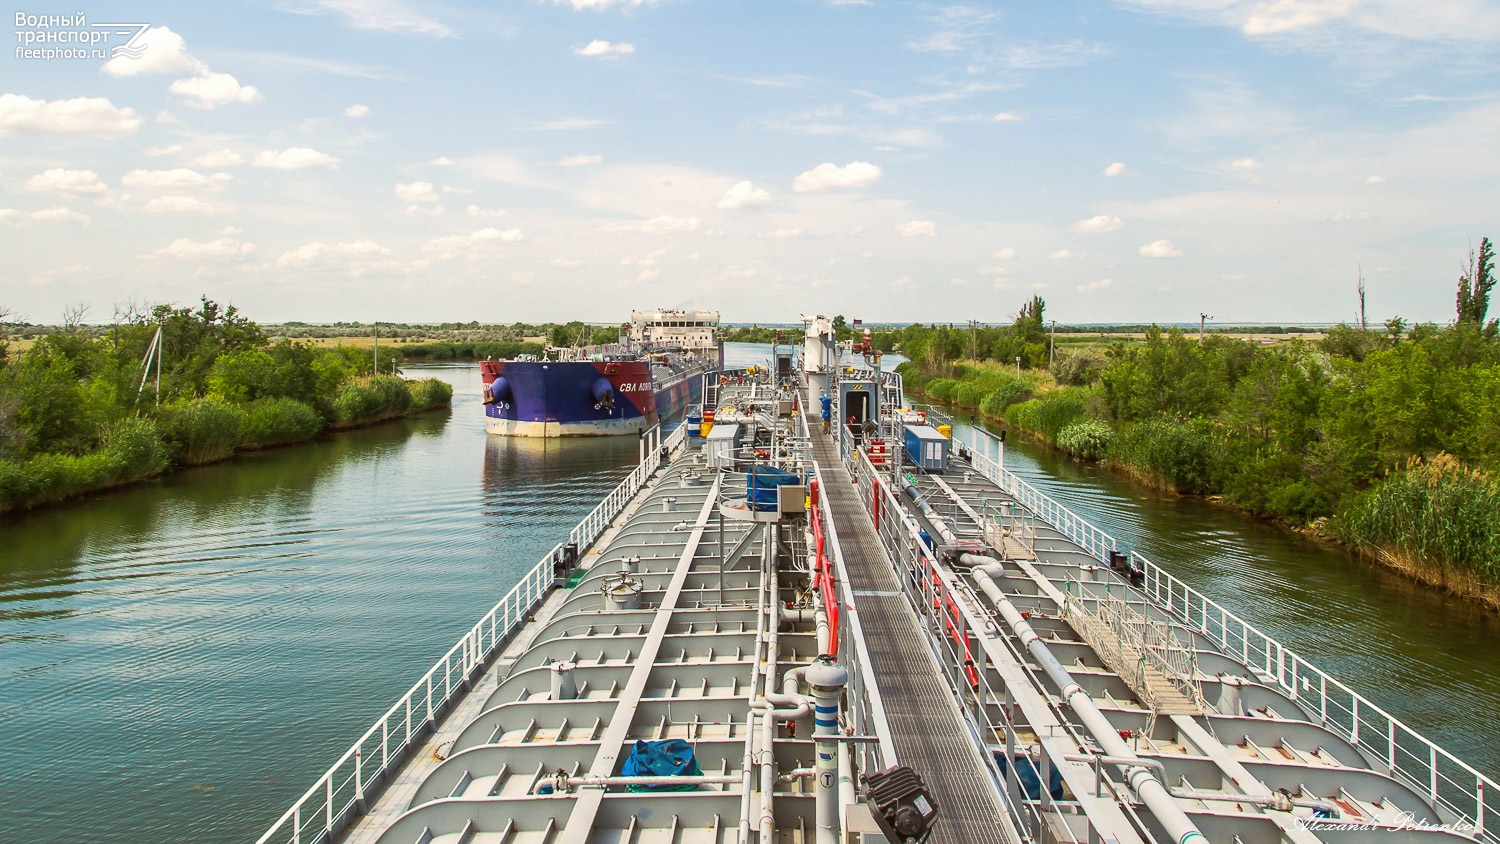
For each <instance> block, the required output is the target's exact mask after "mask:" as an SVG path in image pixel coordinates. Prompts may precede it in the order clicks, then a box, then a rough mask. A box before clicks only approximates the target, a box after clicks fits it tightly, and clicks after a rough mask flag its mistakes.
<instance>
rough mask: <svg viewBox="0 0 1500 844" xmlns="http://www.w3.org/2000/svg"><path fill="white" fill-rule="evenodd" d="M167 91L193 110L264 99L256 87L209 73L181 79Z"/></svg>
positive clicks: (229, 76)
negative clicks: (184, 100)
mask: <svg viewBox="0 0 1500 844" xmlns="http://www.w3.org/2000/svg"><path fill="white" fill-rule="evenodd" d="M167 90H169V91H171V92H172V93H174V94H176V95H178V96H179V97H182V98H184V99H186V100H187V104H188V105H190V106H192V107H193V108H217V107H218V106H221V105H227V104H229V103H254V102H259V101H260V100H262V99H263V97H261V95H260V92H259V91H257V90H256V89H255V86H254V85H241V84H240V81H239V80H238V79H235V78H234V77H233V76H231V75H229V74H227V73H212V72H209V71H204V72H203V73H201V74H199V75H198V76H190V77H188V78H186V79H179V80H177V81H176V82H173V83H172V84H171V85H170V86H168V88H167Z"/></svg>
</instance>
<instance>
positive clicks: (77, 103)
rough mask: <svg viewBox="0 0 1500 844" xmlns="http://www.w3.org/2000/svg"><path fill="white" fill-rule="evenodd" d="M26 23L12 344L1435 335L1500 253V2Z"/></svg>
mask: <svg viewBox="0 0 1500 844" xmlns="http://www.w3.org/2000/svg"><path fill="white" fill-rule="evenodd" d="M4 19H5V21H6V22H7V23H12V22H13V23H14V30H15V32H16V44H15V47H14V49H15V53H14V55H11V54H9V52H8V51H7V53H6V54H3V55H0V62H4V70H3V74H0V250H3V255H4V258H3V259H0V309H5V310H9V311H10V313H11V317H10V318H11V319H13V320H14V319H25V320H29V321H32V322H57V321H60V320H61V319H62V318H63V314H64V312H65V311H66V310H68V309H77V308H79V307H80V306H83V307H86V308H87V312H86V319H87V320H88V321H93V322H108V321H110V320H111V319H113V318H114V315H115V314H117V313H121V312H128V311H130V310H131V309H135V310H137V311H138V310H140V309H141V308H142V307H143V306H149V305H152V304H157V303H164V302H168V303H176V304H180V305H191V304H195V303H196V302H197V300H198V298H199V297H200V296H203V295H206V296H208V297H209V298H210V299H214V300H216V301H218V302H220V303H232V304H234V305H236V306H237V307H239V308H240V310H241V311H242V312H244V313H245V314H246V315H247V316H249V317H250V318H252V319H255V320H257V321H260V322H281V321H288V320H303V321H309V322H331V321H336V320H360V321H373V320H381V321H392V322H440V321H463V322H467V321H470V320H478V321H480V322H482V323H510V322H515V321H527V322H537V321H552V320H569V319H582V320H585V321H593V322H620V321H622V320H625V319H627V318H628V313H629V311H630V310H631V309H632V308H656V307H683V308H716V309H718V310H720V311H721V313H722V315H723V318H724V319H725V320H726V321H730V322H741V323H745V322H795V321H796V319H797V318H798V315H800V314H815V313H825V314H835V313H841V314H846V315H848V316H849V317H851V318H853V317H859V318H862V319H864V320H865V321H867V322H877V321H879V322H911V321H924V322H931V321H962V320H967V319H977V320H980V321H984V322H1002V321H1007V320H1009V319H1010V318H1012V317H1013V315H1014V314H1015V313H1016V311H1017V310H1019V308H1020V306H1021V304H1022V303H1023V302H1025V301H1026V300H1028V299H1029V298H1030V297H1031V296H1032V295H1033V294H1040V295H1041V296H1042V297H1043V298H1045V300H1046V302H1047V316H1048V317H1049V318H1051V319H1056V320H1057V321H1059V322H1061V323H1084V322H1137V321H1152V320H1154V321H1159V322H1196V321H1197V320H1198V317H1199V315H1200V314H1207V315H1209V316H1210V317H1212V319H1213V320H1214V321H1215V322H1219V323H1224V324H1228V323H1236V322H1240V323H1244V322H1279V323H1291V322H1339V321H1353V320H1355V319H1357V316H1358V299H1357V292H1356V288H1357V283H1358V279H1359V277H1360V274H1361V273H1362V274H1363V276H1364V278H1365V283H1366V287H1367V290H1368V314H1369V319H1370V320H1371V321H1372V322H1379V321H1383V320H1385V319H1387V318H1389V317H1391V316H1395V315H1400V316H1402V317H1404V318H1405V319H1406V320H1407V321H1408V322H1415V321H1434V322H1438V323H1444V322H1448V321H1450V320H1451V319H1452V318H1453V311H1454V294H1455V291H1456V287H1457V280H1458V277H1459V275H1460V273H1461V272H1462V271H1463V269H1464V268H1465V267H1466V266H1467V260H1468V254H1469V252H1470V250H1471V249H1473V248H1477V246H1478V244H1479V241H1480V238H1482V237H1485V236H1500V72H1497V71H1500V51H1497V49H1496V47H1497V41H1500V0H1423V2H1414V0H1093V1H1092V2H1090V1H1089V0H1047V2H1027V3H1019V2H1008V3H972V4H966V5H950V4H944V3H938V2H898V1H897V0H743V1H742V0H511V1H510V2H501V3H494V2H490V3H478V2H475V3H466V2H448V1H447V0H445V1H444V2H421V3H418V2H403V0H253V1H252V2H243V1H242V0H216V1H215V2H212V3H203V2H195V3H174V2H151V3H140V2H137V3H119V2H100V3H87V4H80V3H77V2H72V3H69V4H68V5H62V4H59V3H46V2H28V3H26V4H24V6H23V7H18V8H17V10H16V11H14V12H7V13H5V18H4ZM99 24H118V25H116V26H109V25H106V26H99ZM49 51H50V52H49Z"/></svg>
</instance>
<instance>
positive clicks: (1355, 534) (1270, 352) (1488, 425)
mask: <svg viewBox="0 0 1500 844" xmlns="http://www.w3.org/2000/svg"><path fill="white" fill-rule="evenodd" d="M1470 257H1471V259H1470V262H1469V268H1468V271H1467V272H1465V273H1464V274H1463V277H1462V278H1461V279H1460V284H1459V292H1458V297H1457V303H1458V307H1457V312H1456V316H1455V320H1454V321H1453V322H1452V323H1450V324H1448V325H1445V326H1439V325H1434V324H1421V325H1416V326H1412V327H1408V326H1407V325H1406V324H1405V322H1404V321H1403V320H1401V319H1400V318H1393V319H1391V320H1389V321H1387V322H1386V323H1385V324H1384V325H1383V326H1381V327H1380V328H1378V329H1371V328H1360V327H1357V326H1348V325H1340V326H1336V327H1334V328H1332V329H1329V330H1328V331H1326V332H1325V333H1324V335H1323V336H1322V338H1321V339H1320V340H1318V341H1316V342H1309V341H1306V340H1301V339H1293V340H1291V341H1289V342H1283V343H1276V344H1263V343H1253V342H1245V341H1243V340H1239V339H1234V338H1231V337H1227V336H1223V335H1215V334H1210V335H1207V336H1205V337H1203V338H1201V339H1199V338H1198V337H1195V336H1190V335H1188V334H1187V333H1185V332H1183V331H1182V330H1181V329H1180V328H1171V329H1168V330H1165V331H1164V330H1161V329H1159V328H1157V327H1155V326H1150V327H1148V328H1147V329H1146V331H1145V332H1144V335H1143V337H1142V338H1141V340H1140V342H1136V343H1129V344H1127V343H1124V342H1115V343H1112V344H1110V345H1109V346H1108V347H1107V348H1105V349H1104V350H1103V351H1102V353H1101V352H1099V351H1066V350H1063V351H1054V348H1053V347H1052V346H1051V344H1050V343H1049V341H1050V336H1049V333H1048V332H1047V331H1046V329H1045V326H1046V323H1045V322H1044V320H1043V312H1044V309H1045V303H1044V302H1043V301H1042V300H1041V299H1040V298H1036V297H1034V298H1033V299H1032V300H1031V301H1030V302H1028V303H1027V304H1026V306H1025V307H1023V308H1022V310H1021V313H1020V315H1019V316H1018V317H1017V318H1016V320H1015V322H1014V324H1012V325H1011V326H1007V327H1004V328H1001V329H984V330H981V331H972V332H971V331H970V330H968V329H953V328H943V327H940V326H934V327H923V326H910V327H908V328H906V329H902V330H900V331H894V332H890V333H889V335H888V336H887V337H885V338H883V339H884V340H885V341H886V342H888V343H890V344H892V345H896V344H899V348H900V349H901V350H902V351H903V352H904V353H905V354H906V355H907V356H908V357H909V358H910V359H911V363H909V364H905V365H903V366H904V367H905V368H904V369H903V372H904V374H905V376H906V383H907V386H908V389H910V390H912V391H913V392H916V393H921V394H925V395H926V396H928V397H929V398H933V399H937V400H940V401H945V402H949V403H952V404H955V405H958V406H959V407H962V408H966V409H969V410H970V411H971V412H974V413H977V414H983V415H984V416H985V417H986V418H988V419H991V420H995V421H999V422H1003V423H1004V424H1006V425H1009V426H1011V427H1012V428H1016V429H1020V430H1022V431H1025V432H1028V433H1029V434H1030V435H1032V436H1033V437H1035V438H1036V439H1038V440H1041V441H1043V442H1045V443H1046V444H1048V445H1050V446H1052V447H1054V448H1057V449H1059V450H1061V451H1064V452H1067V453H1068V454H1071V455H1073V456H1074V457H1076V458H1079V459H1082V460H1099V461H1103V462H1104V463H1105V464H1106V465H1109V466H1111V467H1113V468H1116V469H1119V470H1121V471H1124V472H1126V473H1128V474H1130V475H1132V476H1134V477H1135V478H1137V479H1138V480H1140V481H1142V482H1144V483H1147V484H1150V485H1152V486H1155V487H1158V488H1162V489H1167V490H1173V491H1176V492H1181V493H1190V494H1197V495H1205V496H1212V497H1216V498H1219V499H1221V500H1222V501H1224V502H1226V503H1228V504H1230V505H1233V506H1235V507H1238V508H1241V509H1244V510H1246V511H1249V512H1251V513H1254V514H1256V515H1260V516H1266V517H1271V518H1275V519H1279V520H1282V521H1284V522H1286V523H1289V524H1291V525H1294V526H1298V527H1307V528H1311V529H1313V530H1315V531H1317V532H1320V533H1322V534H1323V535H1325V536H1329V537H1332V538H1336V539H1338V540H1341V541H1343V542H1344V543H1346V544H1347V545H1349V546H1350V547H1351V548H1354V549H1356V550H1357V551H1358V552H1360V553H1362V554H1364V555H1367V556H1369V557H1372V558H1375V559H1379V560H1381V561H1382V562H1386V563H1388V564H1392V565H1395V566H1397V567H1399V568H1401V569H1403V570H1406V571H1409V572H1411V573H1413V574H1414V575H1416V576H1418V577H1420V578H1422V579H1425V580H1428V581H1430V582H1434V583H1441V584H1443V585H1446V586H1449V587H1452V588H1454V589H1456V590H1458V591H1467V592H1471V593H1483V594H1485V595H1487V596H1488V597H1489V599H1490V600H1491V601H1494V602H1500V506H1497V505H1500V337H1497V334H1500V331H1497V321H1496V320H1494V319H1489V318H1488V304H1489V294H1490V290H1491V288H1492V287H1493V285H1494V276H1493V274H1494V257H1493V252H1492V248H1491V245H1490V242H1489V240H1488V239H1486V240H1484V241H1482V243H1481V246H1480V249H1479V252H1478V254H1477V255H1471V256H1470ZM1017 358H1019V359H1020V361H1019V366H1017V361H1016V359H1017Z"/></svg>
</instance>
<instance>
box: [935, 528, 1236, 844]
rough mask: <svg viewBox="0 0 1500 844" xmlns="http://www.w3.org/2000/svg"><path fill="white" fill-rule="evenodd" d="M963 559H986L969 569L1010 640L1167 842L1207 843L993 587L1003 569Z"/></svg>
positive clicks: (1181, 843) (1040, 638) (967, 556)
mask: <svg viewBox="0 0 1500 844" xmlns="http://www.w3.org/2000/svg"><path fill="white" fill-rule="evenodd" d="M964 557H965V558H968V559H965V562H969V560H970V559H972V560H973V561H975V562H976V563H978V562H982V561H988V562H986V563H985V564H983V565H977V566H976V567H975V569H974V580H975V582H977V583H978V584H979V588H980V589H982V590H984V594H986V595H988V596H989V598H990V600H991V601H993V602H994V604H995V608H996V609H998V610H999V611H1000V615H1001V616H1002V617H1003V618H1004V619H1005V623H1006V624H1007V625H1009V626H1010V629H1011V632H1013V633H1015V634H1016V638H1018V639H1020V641H1021V644H1022V645H1023V646H1025V648H1026V650H1027V651H1029V652H1030V653H1031V656H1032V657H1033V658H1034V659H1036V661H1037V664H1038V665H1040V666H1041V667H1042V670H1043V671H1045V672H1047V676H1048V677H1051V678H1052V682H1054V683H1056V684H1057V687H1058V688H1059V689H1060V690H1061V692H1062V698H1063V700H1065V701H1067V702H1068V706H1070V707H1071V708H1072V709H1073V714H1074V715H1076V716H1077V717H1078V720H1079V721H1080V722H1082V724H1083V726H1084V728H1085V729H1087V730H1088V731H1089V734H1090V735H1092V736H1093V737H1094V740H1095V741H1097V742H1098V743H1099V746H1100V747H1101V748H1102V749H1103V750H1104V752H1105V754H1106V755H1108V756H1111V757H1115V758H1116V759H1117V760H1118V761H1117V762H1116V764H1117V765H1118V766H1119V768H1120V773H1121V774H1123V775H1124V777H1125V781H1126V782H1127V783H1128V784H1129V785H1130V789H1131V791H1134V792H1135V793H1136V796H1138V797H1140V798H1141V802H1142V803H1145V804H1146V808H1147V809H1149V810H1150V811H1151V814H1152V815H1154V816H1155V817H1156V819H1157V821H1159V822H1160V823H1161V825H1162V828H1163V829H1164V830H1166V832H1167V834H1168V835H1170V836H1171V838H1172V840H1173V841H1175V842H1176V843H1177V844H1189V842H1202V844H1208V839H1207V838H1205V837H1204V835H1203V833H1202V832H1200V831H1199V830H1198V826H1197V825H1196V824H1194V823H1193V820H1192V819H1191V818H1189V817H1188V816H1187V814H1186V813H1185V812H1183V811H1182V807H1181V806H1179V805H1177V801H1176V800H1174V799H1173V798H1172V795H1171V793H1170V792H1168V791H1167V787H1166V786H1165V785H1163V784H1162V782H1161V781H1160V780H1158V779H1157V778H1156V776H1155V775H1154V774H1153V773H1152V772H1151V769H1150V768H1148V767H1146V766H1145V765H1143V764H1141V762H1142V761H1144V760H1141V759H1140V758H1139V757H1138V756H1136V754H1135V751H1133V750H1131V749H1130V745H1129V744H1127V743H1126V742H1125V740H1124V739H1122V738H1120V733H1119V732H1118V731H1117V730H1116V729H1115V728H1114V725H1113V724H1111V723H1110V721H1109V719H1108V718H1106V717H1104V713H1102V712H1100V711H1099V707H1097V706H1095V705H1094V699H1093V698H1092V697H1090V696H1089V693H1088V692H1086V691H1084V690H1083V687H1082V686H1080V685H1078V682H1077V681H1076V680H1074V679H1073V675H1071V674H1069V673H1068V670H1067V669H1066V668H1064V667H1063V666H1062V663H1060V662H1058V661H1057V657H1054V656H1053V655H1052V651H1051V650H1050V649H1049V648H1048V647H1047V643H1045V642H1043V641H1042V637H1041V636H1039V635H1037V632H1036V631H1035V630H1033V629H1032V627H1031V625H1030V624H1028V623H1027V622H1026V619H1024V618H1022V617H1021V613H1020V611H1019V610H1017V609H1016V606H1015V604H1012V603H1011V601H1010V598H1008V597H1006V595H1005V593H1004V592H1003V591H1001V589H1000V587H999V586H998V585H996V583H995V581H994V578H995V577H999V576H1002V575H1004V573H1005V569H1004V567H1002V566H1001V565H1000V564H999V563H998V562H995V561H994V560H992V559H989V558H987V557H978V556H974V555H971V554H965V555H964Z"/></svg>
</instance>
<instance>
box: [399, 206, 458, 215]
mask: <svg viewBox="0 0 1500 844" xmlns="http://www.w3.org/2000/svg"><path fill="white" fill-rule="evenodd" d="M405 213H406V216H408V217H441V216H443V215H444V214H446V213H448V209H446V208H444V207H443V206H441V205H408V206H406V212H405Z"/></svg>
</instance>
